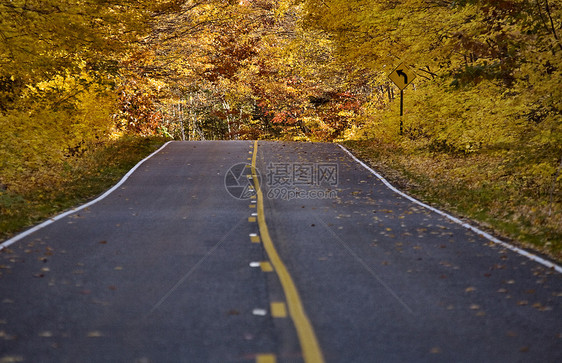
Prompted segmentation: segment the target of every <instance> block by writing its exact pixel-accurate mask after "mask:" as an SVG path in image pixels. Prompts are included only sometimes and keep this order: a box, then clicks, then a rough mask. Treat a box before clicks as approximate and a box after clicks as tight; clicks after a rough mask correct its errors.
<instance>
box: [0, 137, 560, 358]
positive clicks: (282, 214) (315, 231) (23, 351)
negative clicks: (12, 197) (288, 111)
mask: <svg viewBox="0 0 562 363" xmlns="http://www.w3.org/2000/svg"><path fill="white" fill-rule="evenodd" d="M252 164H253V166H254V167H253V168H252V167H251V166H252ZM258 175H259V176H258ZM258 188H259V189H258ZM256 189H258V190H257V191H256ZM0 293H1V297H0V362H262V363H265V362H275V361H277V362H322V361H325V362H452V361H454V362H462V361H465V362H474V361H483V362H517V361H522V362H525V361H528V362H538V361H540V362H560V361H562V312H561V307H562V306H561V301H562V275H561V274H560V273H558V272H557V271H555V270H554V269H553V268H548V267H545V266H544V265H541V264H539V263H537V262H535V261H532V260H530V259H528V258H527V257H524V256H521V255H519V254H517V253H515V252H513V251H511V250H508V249H506V248H504V247H502V246H499V245H497V244H494V243H492V242H490V241H489V240H488V239H486V238H484V237H482V236H480V235H478V234H477V233H475V232H473V231H471V230H468V229H466V228H464V227H463V226H461V225H459V224H458V223H454V222H452V221H451V220H449V219H447V218H446V217H444V216H442V215H439V214H437V213H435V212H433V211H431V210H428V209H426V208H423V207H422V206H420V205H419V204H416V203H413V202H412V201H410V200H408V199H407V198H405V197H404V196H402V195H399V194H397V193H395V192H394V191H392V190H390V189H389V188H388V187H387V186H385V185H384V184H383V182H382V181H381V180H379V179H378V178H377V177H376V176H375V175H373V174H372V173H371V172H370V171H368V170H367V169H365V168H364V167H363V166H361V165H360V164H358V163H357V162H356V161H354V160H353V159H352V158H351V157H350V156H349V155H348V154H347V153H346V152H345V151H344V150H342V149H341V148H340V147H339V146H338V145H335V144H311V143H290V142H262V141H260V142H259V143H254V142H252V141H229V142H211V141H207V142H173V143H170V144H168V145H167V146H165V147H164V148H163V149H162V150H160V151H159V152H158V153H156V154H155V155H154V156H152V157H151V158H149V159H148V160H146V161H145V162H144V163H143V164H142V165H140V166H139V168H138V169H137V170H136V171H135V172H134V173H132V174H131V175H130V177H129V178H128V179H127V180H126V181H125V182H124V183H123V184H122V185H120V186H119V187H118V188H116V190H114V191H113V192H112V193H110V194H109V195H108V196H106V197H104V198H103V199H102V200H100V201H98V202H96V203H94V204H92V205H90V206H89V207H87V208H84V209H81V210H78V211H75V212H74V213H71V214H69V215H67V216H65V217H64V218H61V219H59V220H57V221H56V222H53V223H51V224H49V225H47V226H45V227H44V228H41V229H39V230H37V231H35V232H33V233H31V234H29V235H28V236H25V237H24V238H21V239H20V240H18V241H17V242H15V243H13V244H10V245H9V246H7V247H6V248H4V249H3V250H2V251H1V252H0Z"/></svg>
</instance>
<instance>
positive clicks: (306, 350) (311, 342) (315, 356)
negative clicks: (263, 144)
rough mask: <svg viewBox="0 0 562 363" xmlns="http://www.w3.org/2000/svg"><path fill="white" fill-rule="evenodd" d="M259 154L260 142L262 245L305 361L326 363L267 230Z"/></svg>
mask: <svg viewBox="0 0 562 363" xmlns="http://www.w3.org/2000/svg"><path fill="white" fill-rule="evenodd" d="M257 153H258V142H257V141H254V152H253V155H252V175H253V180H254V183H255V188H256V194H257V196H258V198H257V200H258V203H257V212H258V226H259V230H260V235H261V240H262V244H263V246H264V248H265V251H266V252H267V255H268V257H269V260H270V261H271V264H272V265H273V268H274V269H275V271H276V272H277V276H279V281H280V282H281V286H282V287H283V292H284V293H285V297H286V299H287V307H288V309H289V315H290V316H291V319H292V320H293V323H294V325H295V328H296V330H297V335H298V337H299V341H300V345H301V349H302V354H303V357H304V361H305V362H306V363H322V362H324V357H323V356H322V351H321V350H320V345H319V344H318V340H317V339H316V334H315V333H314V330H313V329H312V325H311V324H310V321H309V320H308V317H307V316H306V312H305V311H304V307H303V305H302V302H301V299H300V296H299V292H298V290H297V287H296V286H295V283H294V282H293V279H292V278H291V275H290V274H289V271H288V270H287V268H286V267H285V264H283V261H282V260H281V258H280V257H279V254H278V253H277V250H276V249H275V246H274V244H273V241H272V240H271V237H270V235H269V230H268V229H267V224H266V222H265V214H264V206H263V193H262V191H261V188H260V184H259V180H258V177H257V172H256V158H257Z"/></svg>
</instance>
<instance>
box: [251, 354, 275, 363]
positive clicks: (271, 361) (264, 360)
mask: <svg viewBox="0 0 562 363" xmlns="http://www.w3.org/2000/svg"><path fill="white" fill-rule="evenodd" d="M276 362H277V359H276V358H275V355H273V354H258V355H257V356H256V363H276Z"/></svg>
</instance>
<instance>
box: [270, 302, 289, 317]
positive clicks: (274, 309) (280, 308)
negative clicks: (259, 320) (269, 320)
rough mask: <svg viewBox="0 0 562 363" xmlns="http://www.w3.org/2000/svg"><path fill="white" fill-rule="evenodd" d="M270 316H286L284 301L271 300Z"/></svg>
mask: <svg viewBox="0 0 562 363" xmlns="http://www.w3.org/2000/svg"><path fill="white" fill-rule="evenodd" d="M271 316H273V317H274V318H286V317H287V306H286V305H285V303H284V302H272V303H271Z"/></svg>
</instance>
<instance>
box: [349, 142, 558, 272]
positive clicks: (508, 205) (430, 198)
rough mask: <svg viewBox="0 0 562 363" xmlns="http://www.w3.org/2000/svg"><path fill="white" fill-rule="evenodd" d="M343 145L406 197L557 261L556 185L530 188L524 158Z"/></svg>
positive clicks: (491, 153) (367, 144)
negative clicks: (411, 197) (446, 211)
mask: <svg viewBox="0 0 562 363" xmlns="http://www.w3.org/2000/svg"><path fill="white" fill-rule="evenodd" d="M343 145H344V146H346V147H347V148H348V149H350V150H351V151H352V152H353V153H354V154H355V155H357V156H358V157H360V158H361V159H363V160H364V161H367V162H368V163H369V164H370V165H372V166H373V167H374V168H375V169H376V170H377V171H379V172H380V173H381V174H383V175H384V176H385V178H387V179H388V180H389V181H390V182H391V183H392V184H393V185H395V186H397V187H399V188H400V189H402V190H404V191H405V192H407V193H409V194H410V195H412V196H414V197H416V198H419V199H420V200H423V201H424V202H426V203H428V204H431V205H434V206H436V207H438V208H441V209H444V210H448V211H449V212H450V213H451V214H454V215H456V216H459V217H461V218H468V219H471V220H472V221H474V222H475V223H476V224H478V225H479V227H481V228H482V229H484V230H487V231H489V232H491V233H493V234H495V235H496V236H499V237H501V238H502V239H503V240H505V241H509V242H510V243H512V244H514V245H518V246H519V247H523V248H525V249H527V250H532V251H534V252H535V253H538V254H541V255H546V256H548V257H549V258H550V259H551V260H555V261H557V262H559V263H560V262H562V203H561V199H562V198H561V194H562V192H561V191H560V189H561V188H560V186H559V185H558V184H560V182H559V181H556V180H553V184H552V188H550V187H548V185H547V183H544V184H545V186H544V187H542V188H539V187H537V186H536V185H533V182H532V180H529V178H527V177H525V172H524V171H525V170H528V169H529V167H530V164H531V163H530V162H528V161H529V159H528V158H527V159H526V158H516V157H515V156H514V155H506V154H505V153H504V152H501V153H499V152H497V151H493V150H489V151H483V152H480V153H478V154H473V155H451V154H445V153H435V152H430V151H427V149H425V148H412V147H408V148H406V147H403V146H400V145H396V144H389V143H383V142H380V141H373V140H369V141H364V140H361V141H346V142H343ZM514 160H519V161H517V162H515V161H514ZM526 162H528V164H529V165H526Z"/></svg>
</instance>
